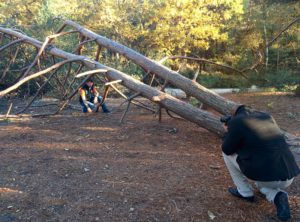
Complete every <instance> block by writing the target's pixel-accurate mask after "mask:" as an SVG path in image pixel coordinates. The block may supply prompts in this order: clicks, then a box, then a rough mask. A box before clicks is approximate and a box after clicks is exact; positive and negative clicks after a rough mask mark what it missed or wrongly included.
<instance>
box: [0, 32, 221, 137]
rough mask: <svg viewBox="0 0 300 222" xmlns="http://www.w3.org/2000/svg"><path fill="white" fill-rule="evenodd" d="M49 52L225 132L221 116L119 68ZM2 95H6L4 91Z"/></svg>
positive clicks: (33, 42)
mask: <svg viewBox="0 0 300 222" xmlns="http://www.w3.org/2000/svg"><path fill="white" fill-rule="evenodd" d="M0 32H4V33H6V34H9V35H12V36H15V37H18V38H22V39H24V42H25V43H28V44H31V45H34V46H35V47H37V48H38V49H40V48H41V47H42V45H43V44H42V43H41V42H40V41H38V40H36V39H33V38H31V37H28V36H25V35H23V34H21V33H19V32H16V31H13V30H11V29H7V28H1V27H0ZM46 52H47V53H49V54H51V55H53V56H56V57H60V58H63V59H66V60H72V61H75V60H78V61H80V62H82V63H83V64H84V65H85V66H87V67H88V68H90V69H105V70H107V73H106V76H107V77H108V78H109V79H110V80H122V83H121V84H122V85H124V86H125V87H126V88H128V89H130V90H132V91H135V92H138V93H140V95H141V96H143V97H145V98H148V99H149V100H151V101H153V102H156V103H159V104H160V105H161V106H162V107H165V108H167V109H169V110H171V111H172V112H174V113H176V114H178V115H179V116H181V117H183V118H185V119H187V120H189V121H191V122H194V123H196V124H198V125H199V126H201V127H203V128H205V129H207V130H209V131H211V132H213V133H216V134H218V135H220V136H221V135H223V134H224V129H223V127H222V124H221V123H220V121H219V117H218V116H216V115H213V114H211V113H209V112H206V111H204V110H200V109H198V108H195V107H193V106H192V105H190V104H188V103H186V102H183V101H181V100H179V99H176V98H174V97H173V96H170V95H168V94H166V93H163V92H161V91H159V90H157V89H154V88H152V87H150V86H148V85H146V84H143V83H142V82H140V81H138V80H136V79H134V78H132V77H131V76H129V75H127V74H125V73H123V72H120V71H118V70H115V69H113V68H111V67H107V66H105V65H102V64H100V63H98V62H96V61H93V60H90V59H88V58H87V57H84V56H80V55H74V54H71V53H68V52H65V51H63V50H60V49H57V48H56V47H54V46H52V47H51V48H50V49H49V50H46ZM0 95H2V96H3V95H4V93H2V94H1V92H0Z"/></svg>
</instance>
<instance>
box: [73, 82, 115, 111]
mask: <svg viewBox="0 0 300 222" xmlns="http://www.w3.org/2000/svg"><path fill="white" fill-rule="evenodd" d="M79 103H80V105H81V106H82V111H83V112H84V113H86V112H89V113H91V112H93V111H94V112H98V111H99V108H100V105H101V108H102V111H103V112H104V113H109V112H110V111H109V109H108V108H107V106H106V104H105V102H103V103H102V97H101V96H99V93H98V91H97V89H96V87H95V85H94V82H93V80H92V79H88V80H87V81H86V82H85V83H84V84H83V86H82V87H80V88H79Z"/></svg>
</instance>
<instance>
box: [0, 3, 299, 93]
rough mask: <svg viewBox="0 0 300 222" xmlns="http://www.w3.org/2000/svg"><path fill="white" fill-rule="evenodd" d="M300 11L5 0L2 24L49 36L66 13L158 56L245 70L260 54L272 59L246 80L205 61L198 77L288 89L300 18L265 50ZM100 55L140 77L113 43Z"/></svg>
mask: <svg viewBox="0 0 300 222" xmlns="http://www.w3.org/2000/svg"><path fill="white" fill-rule="evenodd" d="M299 12H300V4H299V3H298V1H293V0H280V1H279V0H276V1H269V0H268V1H262V0H255V1H252V0H251V1H250V0H231V1H228V0H218V1H213V0H204V1H198V0H143V1H142V0H126V1H119V0H65V1H61V0H39V1H32V0H4V1H1V2H0V24H1V25H4V26H9V27H12V26H14V27H17V28H19V29H22V30H23V31H25V32H26V33H27V34H28V35H30V36H32V37H34V38H37V39H39V40H40V41H44V39H45V37H46V36H48V35H50V34H53V33H54V32H55V31H56V30H57V29H58V27H59V26H60V25H61V21H62V19H72V20H74V21H76V22H79V23H80V24H81V25H83V26H85V27H87V28H88V29H91V30H93V31H94V32H97V33H99V34H101V35H103V36H106V37H108V38H110V39H113V40H115V41H118V42H120V43H122V44H124V45H126V46H128V47H130V48H133V49H135V50H137V51H138V52H141V53H142V54H145V55H146V56H148V57H150V58H152V59H155V60H160V59H161V58H163V57H165V56H168V55H186V56H192V57H200V58H205V59H210V60H212V61H217V62H219V63H222V64H228V65H230V66H233V67H235V68H237V69H241V70H242V69H245V68H248V67H251V66H252V65H253V64H254V63H256V62H257V61H258V58H259V56H258V55H259V54H261V55H262V61H263V62H266V61H268V64H267V65H266V64H262V65H260V66H258V67H257V69H255V70H252V71H250V72H247V73H246V75H247V76H248V79H247V80H246V79H244V78H242V77H241V76H240V75H239V74H236V73H230V71H228V70H225V69H223V70H221V69H217V68H216V67H213V66H212V65H206V67H205V69H204V71H205V72H207V73H205V72H203V73H202V74H201V75H200V76H199V78H198V81H199V83H200V84H203V85H204V86H207V87H248V86H250V85H252V84H255V85H258V86H274V87H276V88H277V89H281V90H291V89H292V87H293V86H295V85H296V84H297V83H298V84H299V71H298V70H299V62H298V61H299V58H300V48H299V45H300V44H299V42H300V24H299V23H298V24H296V25H293V26H292V27H291V28H289V29H288V31H287V32H285V33H284V34H283V35H281V36H280V37H279V38H278V39H277V40H276V41H275V42H274V43H273V44H272V45H271V46H270V47H269V52H268V53H269V54H268V55H266V52H265V50H264V48H265V45H266V43H267V42H268V41H270V40H271V39H272V38H273V37H274V36H275V35H276V34H278V33H279V32H280V31H281V30H282V29H283V27H285V26H286V25H287V24H288V23H289V22H290V21H292V20H294V19H295V18H297V17H298V16H299ZM79 41H80V39H79V37H78V35H77V34H72V35H69V36H64V37H60V38H58V39H56V40H55V44H56V45H57V46H58V47H59V48H61V49H63V50H66V51H69V52H72V51H73V50H74V46H76V45H77V44H78V43H79ZM4 44H5V41H4V42H2V43H0V47H1V45H4ZM96 50H97V47H96V45H95V44H93V43H89V44H86V45H85V46H84V47H83V53H84V54H85V55H87V56H88V57H91V58H94V56H95V52H96ZM11 53H12V52H9V51H6V52H5V53H4V54H1V59H0V70H3V69H5V67H6V64H7V62H8V61H9V58H10V57H11ZM24 53H25V54H26V56H27V58H28V60H29V61H31V60H32V58H33V57H34V55H35V51H34V49H29V50H28V49H26V50H25V49H24ZM267 57H268V60H267V59H266V58H267ZM29 61H25V60H24V58H21V57H18V60H17V62H16V64H14V66H13V67H12V68H13V69H20V68H22V67H23V66H24V65H25V64H28V63H29ZM100 61H101V62H102V63H104V64H106V65H109V66H112V67H114V68H116V69H119V70H121V71H124V72H126V73H129V74H131V75H133V76H135V77H137V78H138V77H141V76H142V75H143V74H144V71H143V70H142V69H141V68H140V67H138V66H137V65H135V64H133V63H131V62H129V61H127V60H125V59H123V58H122V57H121V56H119V55H117V54H115V53H112V52H110V51H103V52H102V54H101V56H100ZM181 63H182V61H179V60H177V61H173V60H172V61H171V60H168V61H167V62H166V63H165V65H167V66H169V67H171V68H172V69H175V68H178V67H179V66H180V64H181ZM188 65H190V64H188ZM189 68H191V69H190V70H188V69H186V70H184V71H183V73H184V75H186V76H187V77H189V78H192V77H193V73H194V70H195V64H193V65H191V66H190V67H189ZM192 70H193V71H192ZM1 73H2V72H0V76H1ZM224 74H226V75H224ZM228 74H230V75H228ZM8 76H9V78H8V79H7V82H1V84H2V86H3V87H4V85H5V84H7V83H9V82H12V81H14V80H15V79H16V75H15V74H13V73H10V74H9V75H8ZM33 90H34V89H33Z"/></svg>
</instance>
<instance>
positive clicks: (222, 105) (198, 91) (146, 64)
mask: <svg viewBox="0 0 300 222" xmlns="http://www.w3.org/2000/svg"><path fill="white" fill-rule="evenodd" d="M65 24H66V25H69V26H72V27H73V28H75V29H76V30H77V31H79V32H80V33H81V34H83V35H84V36H86V37H88V38H90V39H96V42H97V43H98V44H99V45H101V46H103V47H105V48H108V49H110V50H113V51H115V52H118V53H120V54H121V55H123V56H125V57H126V58H128V59H130V60H132V61H133V62H134V63H136V64H138V65H140V66H141V67H143V68H144V69H145V70H147V71H148V72H151V73H154V74H155V75H157V76H159V77H161V78H163V79H165V80H167V81H168V82H170V83H171V84H172V85H174V86H176V87H178V88H180V89H182V90H183V91H185V92H186V93H187V94H188V95H191V96H194V97H195V98H197V99H199V100H200V101H201V102H203V103H205V104H207V105H209V106H211V107H212V108H214V109H215V110H217V111H219V112H220V113H223V114H230V113H232V112H233V110H235V108H236V106H237V105H238V104H237V103H235V102H233V101H231V100H228V99H225V98H223V97H221V96H219V95H218V94H217V93H215V92H213V91H211V90H209V89H207V88H205V87H203V86H201V85H200V84H198V83H197V82H195V81H192V80H190V79H188V78H186V77H184V76H182V75H180V74H179V73H178V72H175V71H172V70H170V69H168V68H167V67H165V66H163V65H161V64H159V63H158V62H156V61H153V60H151V59H149V58H147V57H145V56H144V55H142V54H140V53H138V52H136V51H134V50H132V49H130V48H128V47H126V46H124V45H121V44H119V43H117V42H114V41H112V40H110V39H107V38H105V37H103V36H100V35H98V34H96V33H94V32H92V31H90V30H88V29H85V28H84V27H82V26H80V25H78V24H77V23H75V22H73V21H66V22H65Z"/></svg>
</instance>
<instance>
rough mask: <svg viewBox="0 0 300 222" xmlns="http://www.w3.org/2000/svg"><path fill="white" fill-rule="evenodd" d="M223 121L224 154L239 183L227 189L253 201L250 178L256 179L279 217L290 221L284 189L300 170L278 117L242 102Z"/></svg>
mask: <svg viewBox="0 0 300 222" xmlns="http://www.w3.org/2000/svg"><path fill="white" fill-rule="evenodd" d="M221 121H222V119H221ZM223 121H224V120H223ZM224 122H225V126H226V127H225V128H226V129H227V133H226V134H225V136H224V140H223V144H222V151H223V157H224V161H225V164H226V166H227V168H228V171H229V173H230V175H231V178H232V180H233V182H234V184H235V186H236V187H230V188H229V189H228V192H229V193H230V194H232V195H233V196H235V197H239V198H241V199H244V200H246V201H250V202H253V201H254V194H253V190H252V187H251V185H250V184H249V181H248V179H250V180H253V181H254V182H255V185H256V186H257V188H258V189H259V191H260V192H261V193H262V194H264V195H265V196H266V198H267V200H268V201H270V202H271V203H274V204H275V206H276V210H277V217H278V219H280V220H282V221H286V220H288V219H289V218H290V217H291V215H290V207H289V202H288V194H287V192H286V191H285V189H286V188H287V187H288V186H290V185H291V184H292V182H293V180H294V177H296V176H297V175H298V174H299V172H300V170H299V168H298V166H297V164H296V161H295V159H294V157H293V155H292V153H291V151H290V150H289V147H288V144H287V143H286V141H285V138H284V136H283V134H282V133H281V131H280V129H279V127H278V125H277V124H276V122H275V120H274V119H273V117H272V116H271V115H269V114H267V113H264V112H259V111H256V110H253V109H251V108H249V107H246V106H244V105H242V106H239V107H238V108H237V110H236V112H235V114H234V115H233V116H232V117H231V118H227V119H225V121H224Z"/></svg>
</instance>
